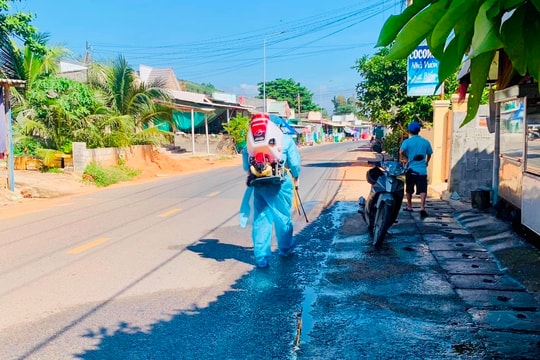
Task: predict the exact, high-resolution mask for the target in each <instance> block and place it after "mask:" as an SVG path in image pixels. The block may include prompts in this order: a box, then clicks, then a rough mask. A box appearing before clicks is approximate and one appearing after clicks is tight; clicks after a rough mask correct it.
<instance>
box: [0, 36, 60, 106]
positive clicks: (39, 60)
mask: <svg viewBox="0 0 540 360" xmlns="http://www.w3.org/2000/svg"><path fill="white" fill-rule="evenodd" d="M33 37H35V39H36V41H37V42H39V43H40V44H43V45H44V46H46V44H47V41H48V35H47V34H42V33H39V34H35V35H33ZM4 40H5V41H3V42H1V43H0V76H1V77H3V78H6V79H17V80H23V81H25V88H24V91H28V90H29V89H31V88H32V86H33V83H34V82H35V81H36V80H38V79H43V78H46V77H48V76H54V75H55V74H57V73H58V71H59V60H60V59H61V58H62V57H63V56H65V55H67V54H69V50H68V49H66V48H64V47H60V46H55V47H51V48H46V49H45V51H44V52H36V51H35V50H34V48H33V47H31V46H30V45H26V46H25V47H24V48H22V49H21V48H20V47H19V46H18V45H17V43H16V42H15V41H14V40H13V39H9V38H8V39H4ZM12 94H13V96H14V98H13V101H14V105H15V106H17V105H19V104H20V105H21V106H23V107H24V93H21V92H20V91H19V90H17V88H14V89H12Z"/></svg>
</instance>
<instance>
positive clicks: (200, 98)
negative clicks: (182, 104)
mask: <svg viewBox="0 0 540 360" xmlns="http://www.w3.org/2000/svg"><path fill="white" fill-rule="evenodd" d="M167 91H168V93H169V94H170V95H171V96H172V97H173V99H175V100H179V101H187V102H191V103H196V104H202V105H213V103H212V102H211V101H210V99H208V97H207V96H206V95H205V94H198V93H193V92H189V91H180V90H167Z"/></svg>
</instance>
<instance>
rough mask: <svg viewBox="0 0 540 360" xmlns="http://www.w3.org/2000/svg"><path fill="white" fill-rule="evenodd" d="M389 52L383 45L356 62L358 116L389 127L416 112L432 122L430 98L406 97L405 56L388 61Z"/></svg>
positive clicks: (409, 117) (413, 115)
mask: <svg viewBox="0 0 540 360" xmlns="http://www.w3.org/2000/svg"><path fill="white" fill-rule="evenodd" d="M388 52H389V49H388V48H382V49H379V51H377V52H376V53H375V55H373V56H371V57H369V56H367V55H365V56H363V57H362V58H360V59H358V60H357V61H356V64H355V66H354V68H356V70H357V71H358V72H359V74H360V77H361V79H362V80H361V81H360V83H358V84H357V86H356V93H357V99H358V100H357V106H358V111H359V113H360V115H361V116H364V117H366V118H368V119H370V120H371V121H372V122H374V123H378V124H384V125H387V126H389V127H391V128H394V127H398V126H397V125H399V124H404V123H406V122H409V121H411V119H412V118H414V117H416V115H417V116H419V117H420V118H421V119H423V120H424V121H426V122H431V117H432V113H433V111H432V109H431V101H432V98H431V97H409V96H407V81H406V79H407V63H406V61H405V60H404V59H400V60H397V61H389V60H388V59H387V58H386V56H387V55H388Z"/></svg>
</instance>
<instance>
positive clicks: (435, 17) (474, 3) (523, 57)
mask: <svg viewBox="0 0 540 360" xmlns="http://www.w3.org/2000/svg"><path fill="white" fill-rule="evenodd" d="M539 33H540V1H538V0H501V1H496V0H414V2H413V3H412V5H411V6H408V7H407V8H406V9H405V10H404V11H403V12H402V13H401V14H399V15H394V16H390V17H389V18H388V20H387V21H386V22H385V24H384V26H383V28H382V30H381V32H380V34H379V39H378V41H377V46H388V45H391V44H392V47H391V51H390V53H389V54H388V56H387V59H388V60H390V61H391V60H397V59H404V58H406V57H407V56H408V55H409V54H411V52H412V51H413V50H414V49H415V48H416V47H417V46H418V45H419V44H420V43H421V42H422V41H424V40H426V41H427V44H428V46H429V49H430V50H431V53H432V54H433V56H435V57H436V58H437V59H438V60H439V63H440V66H439V81H440V82H442V81H444V80H445V79H447V78H449V77H451V76H452V75H453V74H454V73H456V72H457V70H458V68H459V67H460V66H461V65H462V63H463V60H464V59H465V58H466V57H467V58H468V59H469V60H470V83H471V87H470V94H469V100H468V109H467V116H466V117H465V119H464V121H463V123H462V125H465V124H467V123H468V122H470V121H471V120H472V119H474V117H475V116H476V113H477V112H478V106H479V105H480V103H481V101H482V93H483V91H484V89H485V87H486V80H487V78H488V74H489V69H490V66H491V64H492V62H493V59H494V57H495V55H496V53H497V52H499V55H500V56H499V61H500V62H501V63H502V65H503V66H502V67H503V71H502V72H501V73H500V75H501V76H500V77H499V79H498V83H497V87H498V88H504V87H506V86H508V85H512V84H513V82H515V78H516V75H517V76H519V77H521V78H523V77H527V76H531V77H532V78H534V79H536V80H537V81H539V80H540V42H539V41H538V39H537V35H538V34H539ZM505 59H508V62H506V61H504V60H505Z"/></svg>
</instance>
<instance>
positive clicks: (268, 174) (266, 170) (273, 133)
mask: <svg viewBox="0 0 540 360" xmlns="http://www.w3.org/2000/svg"><path fill="white" fill-rule="evenodd" d="M247 150H248V156H249V158H248V159H249V165H250V167H249V170H250V175H249V176H248V180H247V181H248V186H259V185H262V184H268V183H271V184H281V183H282V182H283V181H285V178H284V176H285V167H284V166H283V160H282V157H283V132H282V131H281V129H280V128H279V127H278V126H277V125H276V124H274V122H273V121H271V120H270V117H269V116H268V115H267V114H258V115H257V116H255V117H253V118H252V120H251V123H250V126H249V130H248V135H247Z"/></svg>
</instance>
